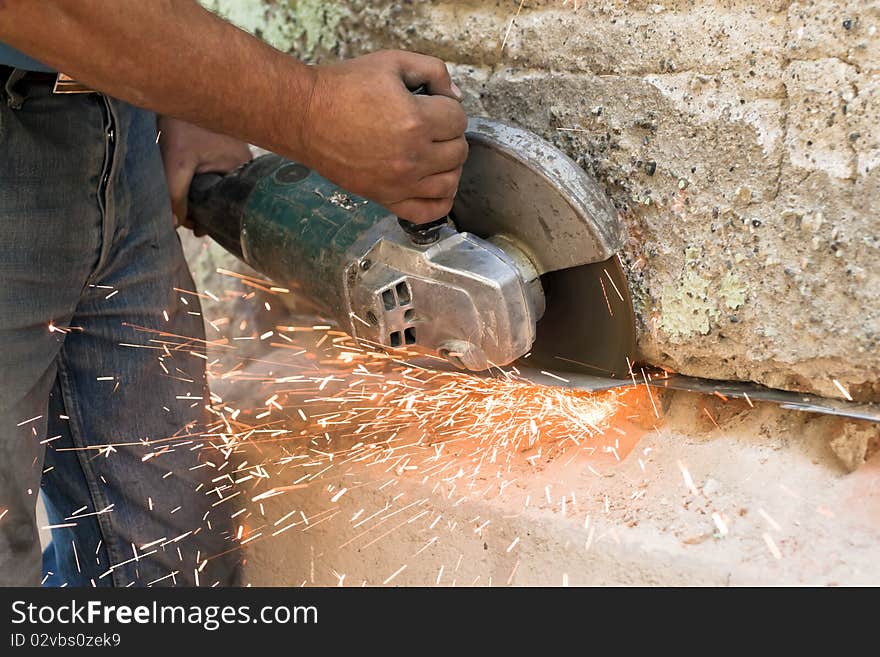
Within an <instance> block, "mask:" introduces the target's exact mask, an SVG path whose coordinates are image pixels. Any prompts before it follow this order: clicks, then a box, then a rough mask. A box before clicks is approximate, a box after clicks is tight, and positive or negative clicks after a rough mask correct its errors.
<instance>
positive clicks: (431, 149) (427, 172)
mask: <svg viewBox="0 0 880 657" xmlns="http://www.w3.org/2000/svg"><path fill="white" fill-rule="evenodd" d="M467 156H468V143H467V140H465V138H464V137H459V138H458V139H450V140H449V141H435V142H434V143H432V144H431V145H430V146H428V147H427V149H426V151H425V154H424V155H423V156H422V158H421V159H422V164H423V173H422V176H423V177H428V176H431V175H435V174H438V173H446V172H447V171H454V170H456V169H461V167H462V165H464V163H465V161H466V160H467ZM418 196H421V194H419V195H418Z"/></svg>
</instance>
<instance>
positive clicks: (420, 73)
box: [398, 52, 464, 101]
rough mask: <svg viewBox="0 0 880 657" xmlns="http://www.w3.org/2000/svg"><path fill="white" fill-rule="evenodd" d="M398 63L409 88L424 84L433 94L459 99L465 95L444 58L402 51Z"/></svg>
mask: <svg viewBox="0 0 880 657" xmlns="http://www.w3.org/2000/svg"><path fill="white" fill-rule="evenodd" d="M398 64H399V67H400V77H401V79H402V80H403V83H404V84H405V85H406V88H407V89H410V90H415V89H418V88H419V87H421V86H423V85H424V86H426V87H427V89H428V94H430V95H432V96H447V97H449V98H452V99H453V100H458V101H460V100H461V99H462V98H463V97H464V95H463V94H462V93H461V89H459V88H458V85H456V84H455V83H454V82H453V81H452V78H450V77H449V69H447V68H446V63H445V62H444V61H443V60H441V59H437V58H436V57H428V56H427V55H419V54H417V53H412V52H402V53H400V60H399V62H398Z"/></svg>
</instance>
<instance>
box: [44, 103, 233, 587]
mask: <svg viewBox="0 0 880 657" xmlns="http://www.w3.org/2000/svg"><path fill="white" fill-rule="evenodd" d="M110 106H111V111H112V115H113V121H114V122H115V130H116V134H117V135H118V137H117V140H116V165H115V169H114V171H113V176H112V178H111V182H110V186H109V188H108V198H107V208H108V213H109V212H112V213H113V216H114V218H115V225H114V226H113V229H112V235H111V236H110V237H109V240H111V247H110V248H109V249H108V250H107V251H106V255H105V258H104V259H103V260H102V262H101V263H100V265H99V267H98V270H97V275H96V276H95V279H94V280H95V282H94V285H93V286H92V287H89V288H87V289H86V290H85V291H84V292H83V294H82V295H81V298H80V300H79V303H78V305H77V308H76V311H75V313H74V318H73V322H74V324H76V325H78V326H81V327H82V329H83V330H82V331H81V332H78V333H76V334H70V335H68V336H67V339H66V340H65V343H64V346H63V348H62V350H61V354H60V358H59V361H58V390H59V391H60V399H59V400H58V403H59V404H61V405H62V408H63V410H64V413H63V414H64V415H66V416H67V417H69V420H68V421H66V425H62V426H59V431H60V434H61V435H62V438H61V439H59V441H58V446H57V447H56V448H55V449H52V450H50V451H49V452H48V453H47V457H46V465H47V466H50V465H51V466H54V469H53V470H52V471H49V472H47V473H46V475H45V478H44V491H45V494H46V497H47V498H48V500H49V503H48V504H47V508H49V510H50V512H52V514H53V516H55V517H54V518H52V522H53V523H55V522H56V520H60V515H61V513H69V514H73V511H71V508H73V507H75V508H81V507H83V506H85V507H87V508H86V509H84V510H82V511H80V512H79V513H77V514H75V515H68V516H65V518H66V521H67V522H76V523H77V526H78V527H77V529H75V530H74V533H75V534H76V535H77V536H76V538H77V540H76V541H73V542H71V540H68V536H66V535H64V534H59V535H58V538H59V539H62V538H63V540H58V541H57V544H56V545H55V547H54V549H55V557H56V564H57V565H58V567H59V569H61V570H62V571H63V572H65V574H66V578H67V579H66V581H68V582H70V583H71V584H77V585H89V584H90V583H91V582H92V580H94V582H95V583H96V584H97V585H99V586H101V585H111V584H112V585H116V586H127V585H131V584H136V585H154V584H158V585H174V584H177V585H194V584H196V583H197V582H198V583H199V584H202V585H212V584H214V583H219V584H221V585H229V584H234V583H236V582H237V575H238V571H237V563H238V559H239V553H238V551H237V550H235V541H234V531H233V527H234V525H233V521H232V519H231V518H230V515H231V513H232V512H233V511H234V510H235V509H234V507H232V506H227V505H220V506H218V507H213V506H212V505H213V503H214V502H216V501H217V497H216V495H215V496H211V495H210V493H209V491H210V490H211V489H212V488H215V487H216V483H212V480H214V479H216V478H217V477H218V476H222V475H218V473H217V471H216V468H217V466H219V465H220V464H222V460H223V459H222V458H221V457H219V455H218V454H217V453H216V452H215V451H213V449H212V448H211V447H210V445H207V444H206V443H204V442H203V440H202V437H201V435H200V433H199V432H200V430H201V429H202V428H203V427H204V421H205V419H206V417H205V410H204V406H205V404H206V403H208V392H207V385H206V377H205V354H204V337H205V336H204V326H203V323H202V318H201V313H200V306H199V303H198V297H197V296H195V295H194V294H191V293H187V292H186V291H193V290H194V289H195V287H194V284H193V281H192V278H191V276H190V273H189V270H188V268H187V266H186V262H185V260H184V258H183V252H182V249H181V246H180V241H179V239H178V237H177V233H176V231H175V230H174V227H173V220H172V215H171V208H170V204H169V200H168V191H167V188H166V186H165V179H164V176H163V170H162V164H161V159H160V156H159V150H158V147H157V146H156V127H155V117H154V116H153V115H152V114H149V113H147V112H144V111H141V110H136V109H134V108H132V107H130V106H128V105H126V104H124V103H121V102H118V101H115V100H111V101H110ZM181 290H183V292H181ZM182 299H183V300H182ZM65 429H66V431H65ZM62 445H64V446H66V447H62ZM62 509H64V511H61V510H62ZM56 513H57V514H58V515H57V516H56V515H55V514H56ZM86 514H91V515H88V517H83V518H82V519H81V520H80V519H78V518H79V517H80V516H84V515H86ZM70 518H73V520H70ZM80 523H82V531H79V525H80ZM96 538H98V541H95V539H96ZM82 540H85V541H90V544H88V545H81V544H80V542H81V541H82ZM53 543H56V540H55V537H54V536H53ZM99 543H100V544H99ZM75 548H79V550H80V551H81V552H87V553H88V555H89V563H88V564H87V565H86V564H84V563H83V562H84V559H83V558H82V555H81V554H80V555H77V554H73V551H74V549H75ZM77 557H79V561H77ZM71 565H74V566H75V567H76V568H78V569H79V570H72V569H71ZM196 571H198V574H196Z"/></svg>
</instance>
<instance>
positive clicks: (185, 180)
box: [165, 162, 195, 226]
mask: <svg viewBox="0 0 880 657" xmlns="http://www.w3.org/2000/svg"><path fill="white" fill-rule="evenodd" d="M194 174H195V167H194V166H193V165H192V164H191V163H189V162H186V163H179V164H178V165H177V166H173V167H170V168H166V169H165V176H166V179H167V181H168V195H169V196H170V197H171V211H172V212H174V216H175V217H176V218H177V223H178V225H183V226H186V225H187V211H188V209H187V195H188V194H189V185H190V183H191V182H192V179H193V175H194Z"/></svg>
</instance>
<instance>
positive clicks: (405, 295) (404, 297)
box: [395, 281, 412, 306]
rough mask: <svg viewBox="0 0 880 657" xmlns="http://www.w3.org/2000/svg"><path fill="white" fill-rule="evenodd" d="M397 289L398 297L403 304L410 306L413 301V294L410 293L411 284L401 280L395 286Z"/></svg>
mask: <svg viewBox="0 0 880 657" xmlns="http://www.w3.org/2000/svg"><path fill="white" fill-rule="evenodd" d="M395 289H396V290H397V298H398V299H399V300H400V305H401V306H408V305H409V304H410V303H411V302H412V295H411V294H410V293H409V285H407V284H406V283H404V282H402V281H401V282H400V283H398V284H397V286H396V287H395Z"/></svg>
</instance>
